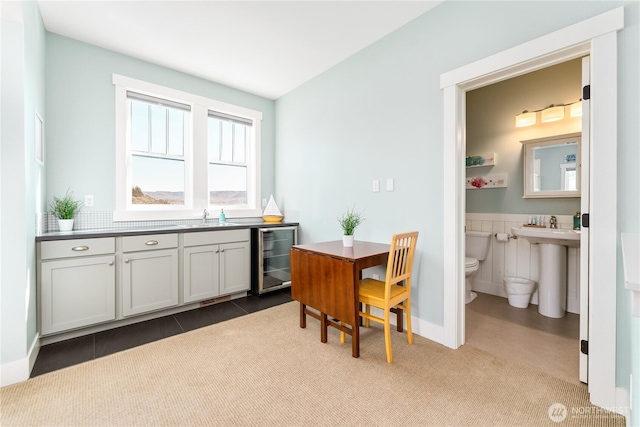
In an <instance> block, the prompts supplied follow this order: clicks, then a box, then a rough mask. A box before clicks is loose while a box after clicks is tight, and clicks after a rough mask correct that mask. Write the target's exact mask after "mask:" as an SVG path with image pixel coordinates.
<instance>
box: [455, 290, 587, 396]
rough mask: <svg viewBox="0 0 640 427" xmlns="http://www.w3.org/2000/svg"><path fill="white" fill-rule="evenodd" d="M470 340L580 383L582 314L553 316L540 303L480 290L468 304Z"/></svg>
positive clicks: (470, 343) (467, 330)
mask: <svg viewBox="0 0 640 427" xmlns="http://www.w3.org/2000/svg"><path fill="white" fill-rule="evenodd" d="M465 314H466V322H465V323H466V334H465V335H466V344H467V345H470V346H471V347H475V348H478V349H480V350H483V351H486V352H487V353H491V354H494V355H496V356H499V357H503V358H505V359H509V360H511V361H515V362H517V363H521V364H523V365H527V366H529V367H531V368H533V369H537V370H541V371H543V372H545V373H547V374H549V375H552V376H554V377H556V378H561V379H563V380H566V381H568V382H570V383H574V384H580V379H579V353H578V352H579V347H580V344H579V343H580V316H579V315H577V314H573V313H567V314H566V315H565V316H564V317H563V318H561V319H552V318H549V317H545V316H543V315H541V314H540V313H538V306H537V305H533V304H529V307H528V308H516V307H512V306H510V305H509V302H508V300H507V299H506V298H502V297H498V296H494V295H488V294H482V293H478V297H477V298H476V299H475V300H474V301H473V302H471V303H470V304H467V305H466V310H465Z"/></svg>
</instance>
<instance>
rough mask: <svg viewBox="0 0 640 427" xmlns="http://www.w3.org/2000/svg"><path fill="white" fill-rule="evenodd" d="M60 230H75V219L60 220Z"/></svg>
mask: <svg viewBox="0 0 640 427" xmlns="http://www.w3.org/2000/svg"><path fill="white" fill-rule="evenodd" d="M58 228H59V229H60V231H71V230H73V219H59V220H58Z"/></svg>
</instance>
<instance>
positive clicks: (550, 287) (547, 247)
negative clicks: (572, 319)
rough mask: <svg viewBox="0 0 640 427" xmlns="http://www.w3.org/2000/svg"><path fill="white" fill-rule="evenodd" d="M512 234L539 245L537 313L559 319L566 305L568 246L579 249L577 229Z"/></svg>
mask: <svg viewBox="0 0 640 427" xmlns="http://www.w3.org/2000/svg"><path fill="white" fill-rule="evenodd" d="M511 233H513V234H514V235H515V236H518V237H519V238H522V239H526V240H528V241H529V243H531V244H537V245H540V261H539V266H540V274H539V278H538V313H540V314H542V315H543V316H547V317H553V318H556V319H559V318H561V317H564V315H565V307H566V306H567V247H569V248H579V247H580V230H561V229H551V228H534V227H522V228H515V227H514V228H512V229H511Z"/></svg>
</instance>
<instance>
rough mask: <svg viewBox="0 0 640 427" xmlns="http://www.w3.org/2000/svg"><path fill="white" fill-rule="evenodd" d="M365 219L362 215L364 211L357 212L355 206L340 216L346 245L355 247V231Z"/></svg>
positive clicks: (343, 239)
mask: <svg viewBox="0 0 640 427" xmlns="http://www.w3.org/2000/svg"><path fill="white" fill-rule="evenodd" d="M363 221H364V216H362V212H356V210H355V207H353V208H351V210H348V211H346V212H345V213H343V214H342V216H341V217H340V218H338V222H339V223H340V227H342V234H343V236H342V244H343V245H344V246H345V247H347V248H350V247H353V233H354V232H355V230H356V228H357V227H358V226H359V225H360V224H362V222H363Z"/></svg>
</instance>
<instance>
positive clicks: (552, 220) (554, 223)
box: [549, 215, 558, 228]
mask: <svg viewBox="0 0 640 427" xmlns="http://www.w3.org/2000/svg"><path fill="white" fill-rule="evenodd" d="M549 228H558V219H557V218H556V217H555V215H551V218H549Z"/></svg>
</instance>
